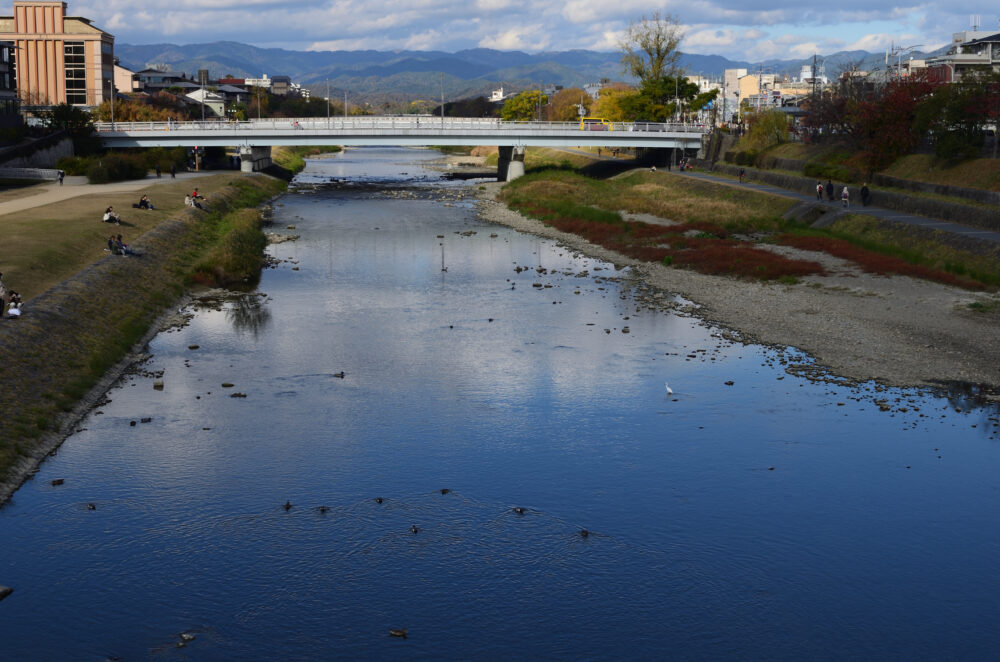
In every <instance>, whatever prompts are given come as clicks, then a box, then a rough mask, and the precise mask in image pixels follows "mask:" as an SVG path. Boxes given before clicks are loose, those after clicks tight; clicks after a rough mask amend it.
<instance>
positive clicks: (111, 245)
mask: <svg viewBox="0 0 1000 662" xmlns="http://www.w3.org/2000/svg"><path fill="white" fill-rule="evenodd" d="M108 250H109V251H111V254H112V255H121V254H122V253H121V251H120V250H118V244H117V243H116V242H115V236H114V235H110V236H109V237H108Z"/></svg>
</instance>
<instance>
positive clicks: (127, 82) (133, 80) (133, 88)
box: [115, 64, 145, 94]
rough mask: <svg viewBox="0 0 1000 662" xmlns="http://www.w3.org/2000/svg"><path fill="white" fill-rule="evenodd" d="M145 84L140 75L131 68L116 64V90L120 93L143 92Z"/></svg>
mask: <svg viewBox="0 0 1000 662" xmlns="http://www.w3.org/2000/svg"><path fill="white" fill-rule="evenodd" d="M144 87H145V86H144V85H143V83H142V81H140V80H139V77H138V76H137V75H136V73H135V72H134V71H132V70H131V69H126V68H125V67H123V66H121V65H119V64H116V65H115V91H116V92H118V93H119V94H131V93H132V92H141V91H142V90H143V88H144Z"/></svg>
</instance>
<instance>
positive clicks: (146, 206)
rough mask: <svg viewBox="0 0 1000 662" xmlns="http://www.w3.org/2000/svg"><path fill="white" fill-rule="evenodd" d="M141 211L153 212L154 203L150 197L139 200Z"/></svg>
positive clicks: (144, 196)
mask: <svg viewBox="0 0 1000 662" xmlns="http://www.w3.org/2000/svg"><path fill="white" fill-rule="evenodd" d="M139 209H145V210H147V211H151V210H152V209H153V203H152V202H150V201H149V196H148V195H143V196H142V197H141V198H139Z"/></svg>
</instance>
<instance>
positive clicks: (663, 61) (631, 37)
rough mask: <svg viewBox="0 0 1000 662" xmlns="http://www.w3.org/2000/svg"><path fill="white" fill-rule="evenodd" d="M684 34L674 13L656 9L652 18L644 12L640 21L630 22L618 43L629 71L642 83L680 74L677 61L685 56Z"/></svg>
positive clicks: (625, 66)
mask: <svg viewBox="0 0 1000 662" xmlns="http://www.w3.org/2000/svg"><path fill="white" fill-rule="evenodd" d="M683 38H684V32H683V30H682V29H681V26H680V23H678V21H677V17H675V16H673V15H671V14H664V15H662V16H661V15H660V12H659V11H655V12H653V15H652V16H650V17H649V18H646V17H645V16H643V17H642V20H640V21H639V22H638V23H635V22H633V23H631V24H629V27H628V31H627V32H626V33H625V36H624V38H623V39H622V41H621V42H620V43H619V44H618V46H619V49H620V50H621V52H622V66H623V67H624V69H625V72H626V73H628V74H631V75H633V76H635V77H636V78H638V79H639V81H640V83H642V84H645V83H647V82H650V81H659V80H662V79H664V78H667V77H668V76H676V75H677V74H679V73H680V70H679V67H678V66H677V62H678V61H679V60H680V56H681V54H680V52H679V51H678V50H677V46H678V45H679V44H680V43H681V39H683Z"/></svg>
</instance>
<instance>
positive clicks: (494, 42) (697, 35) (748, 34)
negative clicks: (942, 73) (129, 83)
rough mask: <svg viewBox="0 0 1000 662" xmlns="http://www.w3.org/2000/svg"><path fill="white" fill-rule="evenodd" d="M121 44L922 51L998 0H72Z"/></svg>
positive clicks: (73, 11) (993, 22) (985, 21)
mask: <svg viewBox="0 0 1000 662" xmlns="http://www.w3.org/2000/svg"><path fill="white" fill-rule="evenodd" d="M68 4H69V6H68V14H69V15H71V16H85V17H87V18H90V19H92V20H93V22H94V23H95V24H96V25H98V26H99V27H101V28H104V29H105V30H107V31H108V32H111V33H112V34H114V35H115V38H116V41H117V42H118V43H126V44H151V43H174V44H191V43H204V42H210V41H220V40H227V41H239V42H243V43H248V44H253V45H255V46H260V47H277V48H286V49H289V50H314V51H322V50H365V49H372V50H381V51H392V50H440V51H448V52H455V51H459V50H462V49H466V48H477V47H484V48H495V49H498V50H521V51H526V52H531V53H535V52H539V51H563V50H571V49H590V50H603V51H615V50H617V44H618V43H619V40H620V38H621V36H622V34H623V33H624V31H625V30H626V29H627V28H628V26H629V23H630V22H631V21H638V20H639V19H641V18H643V16H644V15H645V16H648V15H650V14H651V13H652V12H654V11H660V12H662V13H665V14H671V15H673V16H675V17H676V19H677V21H678V22H679V23H680V24H681V25H682V26H683V30H684V34H685V37H684V40H683V41H682V42H681V47H680V50H681V51H683V52H686V53H699V54H704V55H722V56H725V57H727V58H730V59H734V60H747V61H750V62H757V61H760V60H766V59H770V58H779V59H798V58H806V57H810V56H812V55H813V54H819V55H829V54H831V53H835V52H837V51H841V50H856V49H860V50H867V51H870V52H884V51H885V49H886V47H888V46H890V45H892V44H895V45H896V46H899V47H904V48H905V47H918V49H919V50H923V51H929V50H933V49H935V48H938V47H940V46H943V45H945V44H947V43H949V42H950V41H951V35H952V33H954V32H961V31H963V30H967V29H969V25H970V16H971V15H979V16H980V17H981V18H980V24H981V26H982V27H981V29H984V30H991V31H994V32H1000V23H998V18H1000V2H998V1H997V0H967V1H966V2H965V4H963V5H961V6H960V7H959V6H956V5H951V4H950V3H942V2H934V3H930V2H926V3H922V2H920V1H919V0H839V1H838V2H836V3H832V4H831V3H817V4H816V5H813V6H810V5H808V4H807V3H804V2H802V1H801V0H739V1H737V0H667V1H663V0H561V1H558V0H557V1H550V0H285V1H279V0H68Z"/></svg>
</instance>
